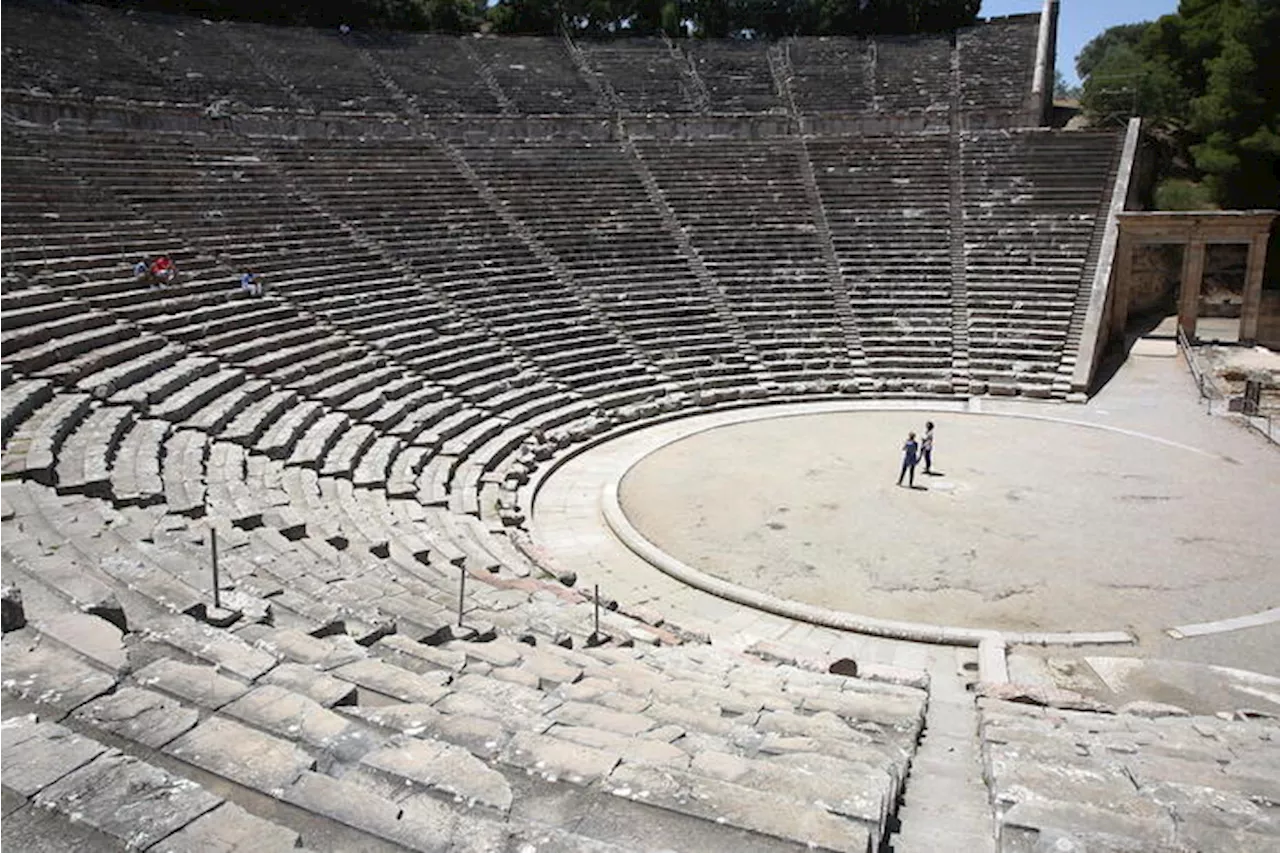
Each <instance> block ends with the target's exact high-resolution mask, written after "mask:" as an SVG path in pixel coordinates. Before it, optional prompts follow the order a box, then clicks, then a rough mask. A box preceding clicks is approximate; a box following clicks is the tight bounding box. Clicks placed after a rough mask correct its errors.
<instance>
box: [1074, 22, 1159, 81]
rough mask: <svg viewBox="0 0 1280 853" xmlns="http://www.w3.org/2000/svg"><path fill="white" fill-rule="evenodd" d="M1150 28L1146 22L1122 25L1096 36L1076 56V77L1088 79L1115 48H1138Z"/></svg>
mask: <svg viewBox="0 0 1280 853" xmlns="http://www.w3.org/2000/svg"><path fill="white" fill-rule="evenodd" d="M1150 26H1151V22H1150V21H1144V22H1142V23H1139V24H1121V25H1119V26H1118V27H1111V28H1110V29H1107V30H1104V31H1103V32H1102V33H1101V34H1100V35H1097V36H1094V37H1093V39H1092V40H1090V42H1089V43H1088V44H1086V45H1085V46H1084V47H1083V48H1081V50H1080V53H1079V54H1077V55H1076V76H1078V77H1079V78H1080V79H1081V80H1084V79H1086V78H1088V76H1089V75H1090V74H1091V73H1093V69H1094V68H1096V67H1097V65H1098V63H1099V62H1101V61H1102V59H1103V57H1105V56H1106V55H1107V53H1108V52H1109V51H1110V50H1111V49H1112V48H1114V47H1117V46H1119V45H1128V46H1129V47H1137V46H1138V42H1140V41H1141V40H1142V35H1143V33H1145V32H1146V31H1147V28H1148V27H1150Z"/></svg>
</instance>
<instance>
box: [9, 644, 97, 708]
mask: <svg viewBox="0 0 1280 853" xmlns="http://www.w3.org/2000/svg"><path fill="white" fill-rule="evenodd" d="M0 670H3V678H4V689H5V690H6V691H7V692H9V693H10V694H12V695H14V696H17V697H19V698H22V699H27V700H29V701H31V702H37V703H39V704H41V705H47V706H49V707H51V708H54V709H56V710H59V711H63V712H68V711H71V710H72V709H73V708H77V707H79V706H80V705H83V704H84V703H85V702H87V701H89V700H90V699H93V698H94V697H95V696H101V695H102V694H103V693H106V692H107V691H109V690H110V689H111V688H112V687H114V686H115V684H116V679H114V678H113V677H111V676H110V675H107V674H106V673H104V672H102V671H101V670H98V669H95V668H93V667H91V666H89V665H88V664H87V663H84V662H82V661H80V660H79V659H77V658H74V657H72V656H71V655H70V654H69V653H65V652H62V651H60V650H58V649H56V648H54V647H53V646H52V645H51V644H39V643H33V642H32V641H31V637H30V636H29V635H28V636H24V635H22V632H14V633H10V634H6V635H5V637H4V640H3V651H2V652H0Z"/></svg>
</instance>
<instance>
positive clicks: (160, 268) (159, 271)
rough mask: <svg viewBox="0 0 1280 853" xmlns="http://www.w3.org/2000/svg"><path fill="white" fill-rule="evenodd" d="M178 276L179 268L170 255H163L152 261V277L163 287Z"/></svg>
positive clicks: (171, 282)
mask: <svg viewBox="0 0 1280 853" xmlns="http://www.w3.org/2000/svg"><path fill="white" fill-rule="evenodd" d="M177 277H178V268H177V267H175V266H174V265H173V261H172V260H170V259H169V256H168V255H161V256H159V257H158V258H156V259H155V260H154V261H152V262H151V278H152V280H153V281H155V282H156V283H157V284H159V285H160V286H161V287H168V286H169V285H171V284H173V280H174V279H175V278H177Z"/></svg>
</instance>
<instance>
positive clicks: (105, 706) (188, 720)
mask: <svg viewBox="0 0 1280 853" xmlns="http://www.w3.org/2000/svg"><path fill="white" fill-rule="evenodd" d="M73 716H74V717H75V718H76V719H78V720H82V721H84V722H86V723H89V724H90V725H92V726H93V727H94V728H97V729H101V730H102V731H107V732H111V733H112V734H117V735H120V736H121V737H124V738H128V739H129V740H133V741H137V742H138V743H141V744H144V745H146V746H150V747H152V748H155V749H159V748H160V747H162V746H164V745H165V744H167V743H169V742H170V741H171V740H173V739H174V738H176V737H178V736H179V735H181V734H183V733H184V732H186V731H189V730H190V729H191V728H192V727H193V726H195V724H196V723H197V722H199V720H200V713H199V712H198V711H196V709H194V708H189V707H183V705H182V704H180V703H179V702H177V701H176V700H174V699H171V698H169V697H167V696H162V695H161V694H159V693H153V692H151V691H150V690H142V689H140V688H137V687H123V688H121V689H120V690H117V691H116V692H115V693H112V694H111V695H109V696H103V697H101V698H99V699H95V700H94V701H92V702H90V703H89V704H88V705H84V706H82V707H80V708H77V709H76V712H75V714H74V715H73Z"/></svg>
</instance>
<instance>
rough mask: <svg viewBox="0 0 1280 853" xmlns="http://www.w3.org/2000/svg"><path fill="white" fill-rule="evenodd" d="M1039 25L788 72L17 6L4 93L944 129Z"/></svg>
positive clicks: (1027, 50)
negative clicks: (853, 121)
mask: <svg viewBox="0 0 1280 853" xmlns="http://www.w3.org/2000/svg"><path fill="white" fill-rule="evenodd" d="M1037 22H1038V15H1022V16H1014V17H1011V18H1002V19H997V20H995V21H992V22H990V23H980V24H977V25H975V26H973V27H970V28H967V29H964V30H961V31H959V33H958V34H957V37H956V41H957V46H956V47H954V48H953V46H952V40H951V38H950V37H948V36H936V35H929V36H918V37H912V38H884V39H863V38H810V37H804V38H789V39H785V40H783V41H782V42H781V43H780V47H781V53H780V54H778V55H779V56H784V57H785V59H783V60H782V64H783V66H785V67H779V68H773V67H772V66H771V60H770V50H771V49H772V47H773V46H772V45H771V44H769V43H766V42H764V41H762V40H754V41H749V42H728V41H726V42H720V43H704V42H701V41H688V42H681V43H678V44H675V45H672V44H669V43H667V42H665V41H664V40H660V39H653V38H624V39H612V40H602V41H592V40H582V41H581V42H580V43H579V44H578V46H576V47H572V48H571V47H570V46H569V45H568V44H566V43H565V41H564V39H561V38H539V37H502V38H497V37H493V36H463V37H457V36H444V35H420V34H399V33H393V34H386V33H355V34H346V35H343V34H340V33H339V32H338V31H336V30H319V29H314V28H301V27H265V26H261V25H258V24H250V23H213V22H210V21H205V20H201V19H197V18H190V17H177V16H169V15H160V14H154V13H149V12H139V11H136V10H129V11H127V12H122V11H119V10H116V9H111V8H105V7H96V6H84V7H74V6H66V5H59V4H55V3H45V2H39V0H21V1H20V2H14V3H6V4H5V7H4V24H5V26H6V28H7V29H8V32H9V33H10V37H9V38H8V39H7V40H6V41H7V42H8V43H9V44H10V45H11V46H10V48H9V49H8V50H7V51H6V53H5V67H4V71H5V75H4V77H5V86H6V87H8V88H10V89H15V90H27V91H36V92H40V93H46V94H55V95H69V96H75V97H82V98H111V99H122V100H130V101H142V102H149V103H154V102H172V101H179V102H182V103H188V104H197V105H201V106H207V107H210V108H211V109H212V110H213V112H214V113H215V114H217V115H228V114H232V113H234V112H236V111H239V110H243V109H246V108H250V109H252V108H270V109H273V110H279V109H287V110H296V109H320V110H324V111H331V112H347V113H364V114H378V113H403V112H405V111H406V110H407V111H409V112H413V111H417V112H420V113H425V114H427V115H429V116H435V115H441V114H444V115H468V114H470V115H476V114H481V115H482V114H494V113H505V114H511V113H518V114H525V115H543V114H555V115H600V114H604V113H607V112H609V111H610V110H611V109H613V108H614V106H615V105H613V104H611V103H610V102H609V99H607V98H604V97H602V96H601V94H599V93H597V91H596V89H595V87H594V86H593V82H594V78H596V77H598V78H599V79H600V80H601V81H603V85H604V86H605V87H606V88H607V90H608V91H610V92H611V93H612V95H613V98H614V99H616V107H617V108H618V109H621V110H622V111H624V112H625V113H629V114H639V115H643V114H650V113H660V114H675V115H679V114H688V113H692V112H705V111H710V112H713V113H715V112H721V113H741V112H777V111H781V110H782V109H783V108H784V101H785V98H784V97H783V95H782V93H781V92H779V91H777V85H776V84H775V80H782V79H783V77H786V83H785V85H786V86H788V87H789V88H790V89H791V92H792V95H793V97H794V102H795V104H796V106H797V107H798V109H799V111H800V112H802V113H808V114H820V113H828V112H837V113H868V114H874V115H914V114H921V113H923V114H930V113H937V112H941V113H943V114H944V115H945V113H946V112H947V111H948V109H949V105H950V102H951V90H952V85H951V81H950V67H951V56H952V53H953V52H956V53H958V55H959V58H960V61H961V63H962V67H963V69H964V72H965V78H964V79H965V80H966V81H967V82H965V83H964V84H963V90H962V92H961V106H962V109H966V110H987V111H995V112H1001V111H1004V112H1007V113H1009V114H1010V115H1012V114H1013V113H1015V112H1017V110H1018V109H1021V108H1022V107H1023V106H1025V102H1026V98H1027V95H1028V93H1029V89H1030V80H1031V69H1032V66H1033V64H1034V58H1035V50H1036V39H1037V36H1038V23H1037ZM367 58H371V59H372V61H371V62H370V61H367ZM787 67H789V69H790V71H791V73H790V75H789V76H788V75H786V68H787ZM775 71H777V72H779V73H778V74H775V73H774V72H775ZM695 74H696V75H697V76H696V77H695V76H694V75H695ZM388 83H390V85H387V84H388ZM405 97H407V98H408V104H406V103H404V102H403V99H404V98H405ZM1015 120H1016V121H1017V122H1018V123H1021V119H1015Z"/></svg>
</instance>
